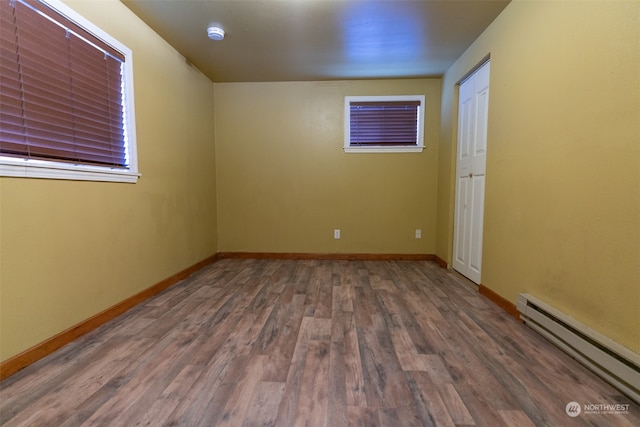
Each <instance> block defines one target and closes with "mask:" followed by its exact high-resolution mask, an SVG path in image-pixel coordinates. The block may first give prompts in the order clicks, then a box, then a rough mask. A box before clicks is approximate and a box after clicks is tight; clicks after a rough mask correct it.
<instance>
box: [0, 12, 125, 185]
mask: <svg viewBox="0 0 640 427" xmlns="http://www.w3.org/2000/svg"><path fill="white" fill-rule="evenodd" d="M0 99H1V102H0V175H3V176H16V177H35V178H58V179H79V180H94V181H119V182H136V180H137V178H138V170H137V159H136V149H135V148H136V147H135V125H134V111H133V67H132V63H131V51H130V50H129V49H128V48H127V47H126V46H124V45H122V44H121V43H119V42H118V41H116V40H114V39H113V38H112V37H110V36H109V35H108V34H106V33H104V32H103V31H102V30H100V29H99V28H97V27H95V26H94V25H93V24H91V23H89V22H88V21H86V20H85V19H84V18H82V17H81V16H79V15H78V14H77V13H75V12H74V11H72V10H71V9H69V8H68V7H67V6H65V5H64V4H62V3H60V2H58V1H57V0H0Z"/></svg>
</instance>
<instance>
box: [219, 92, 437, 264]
mask: <svg viewBox="0 0 640 427" xmlns="http://www.w3.org/2000/svg"><path fill="white" fill-rule="evenodd" d="M440 90H441V88H440V79H422V80H393V81H384V80H382V81H381V80H378V81H350V82H346V81H335V82H296V83H292V82H286V83H216V84H215V108H216V116H215V117H216V156H217V157H216V160H217V164H216V169H217V183H218V235H219V247H218V248H219V250H220V251H222V252H225V251H250V252H252V251H257V252H306V253H417V254H432V253H434V251H435V226H436V209H435V207H436V195H437V183H436V177H437V161H438V135H439V120H440ZM404 94H424V95H426V122H425V141H426V147H427V148H426V149H425V150H424V151H423V152H422V153H396V154H389V153H386V154H351V153H350V154H346V153H344V151H343V149H342V147H343V110H344V96H345V95H404ZM336 228H339V229H341V230H342V238H341V240H334V239H333V230H334V229H336ZM417 228H420V229H422V239H420V240H417V239H415V229H417Z"/></svg>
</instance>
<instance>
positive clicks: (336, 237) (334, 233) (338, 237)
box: [333, 228, 340, 240]
mask: <svg viewBox="0 0 640 427" xmlns="http://www.w3.org/2000/svg"><path fill="white" fill-rule="evenodd" d="M333 238H334V239H336V240H338V239H340V229H339V228H336V229H335V230H333Z"/></svg>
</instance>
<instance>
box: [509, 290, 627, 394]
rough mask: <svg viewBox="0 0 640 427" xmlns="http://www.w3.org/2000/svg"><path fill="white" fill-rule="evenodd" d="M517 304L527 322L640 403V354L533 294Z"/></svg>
mask: <svg viewBox="0 0 640 427" xmlns="http://www.w3.org/2000/svg"><path fill="white" fill-rule="evenodd" d="M516 306H517V308H518V311H519V312H520V313H521V316H520V318H521V319H522V320H523V321H524V322H525V324H526V325H527V326H529V327H530V328H532V329H533V330H535V331H536V332H538V333H539V334H541V335H543V336H544V337H545V338H547V339H548V340H549V341H551V342H553V343H554V344H555V345H557V346H558V347H560V348H561V349H562V350H564V351H565V352H567V353H568V354H570V355H571V356H572V357H574V358H575V359H576V360H578V361H579V362H580V363H582V364H583V365H585V366H586V367H587V368H589V369H591V370H592V371H593V372H595V373H596V374H598V375H599V376H601V377H602V378H603V379H604V380H606V381H607V382H609V383H610V384H611V385H613V386H614V387H616V388H617V389H618V390H620V391H621V392H622V393H624V394H625V395H627V396H629V397H630V398H631V399H633V400H634V401H635V402H637V403H640V355H638V354H636V353H634V352H632V351H631V350H629V349H627V348H625V347H623V346H621V345H620V344H618V343H616V342H615V341H612V340H611V339H609V338H607V337H605V336H603V335H600V334H598V333H597V332H595V331H594V330H592V329H589V328H588V327H586V326H585V325H583V324H581V323H580V322H578V321H576V320H574V319H573V318H571V317H570V316H567V315H566V314H564V313H562V312H560V311H559V310H556V309H555V308H553V307H551V306H549V305H547V304H545V303H544V302H542V301H540V300H539V299H537V298H535V297H533V296H531V295H529V294H520V295H519V296H518V303H517V304H516Z"/></svg>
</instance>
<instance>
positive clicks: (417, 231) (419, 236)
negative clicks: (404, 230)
mask: <svg viewBox="0 0 640 427" xmlns="http://www.w3.org/2000/svg"><path fill="white" fill-rule="evenodd" d="M416 239H422V230H420V229H419V228H416Z"/></svg>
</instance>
